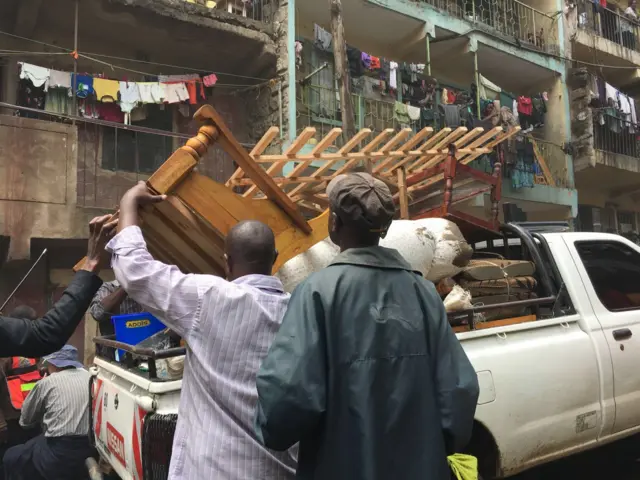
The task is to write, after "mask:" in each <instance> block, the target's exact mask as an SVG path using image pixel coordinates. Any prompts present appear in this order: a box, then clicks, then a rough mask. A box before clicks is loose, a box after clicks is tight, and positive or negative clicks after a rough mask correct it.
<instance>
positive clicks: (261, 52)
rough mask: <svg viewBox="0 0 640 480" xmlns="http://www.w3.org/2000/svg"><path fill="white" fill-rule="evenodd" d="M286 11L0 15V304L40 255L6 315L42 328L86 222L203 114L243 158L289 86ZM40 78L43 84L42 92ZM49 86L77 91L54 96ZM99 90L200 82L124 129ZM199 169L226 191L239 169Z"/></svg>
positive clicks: (111, 6) (47, 8) (237, 5)
mask: <svg viewBox="0 0 640 480" xmlns="http://www.w3.org/2000/svg"><path fill="white" fill-rule="evenodd" d="M286 11H287V10H286V5H285V6H284V10H282V9H281V8H280V4H279V3H278V2H277V1H275V0H274V1H270V0H259V1H255V2H254V1H252V2H242V1H240V0H238V1H234V0H229V1H227V0H222V1H217V2H211V1H205V0H189V1H187V0H154V1H153V2H150V1H144V0H56V1H55V2H53V1H52V2H46V1H39V0H7V1H3V2H0V102H1V103H0V174H1V176H2V178H3V179H4V180H5V181H4V183H3V188H2V189H1V190H2V191H1V193H0V212H1V213H0V267H1V268H2V275H1V276H0V298H3V299H4V298H6V297H7V296H8V295H9V293H10V292H11V291H12V290H13V288H14V287H15V286H16V285H17V284H18V283H19V281H20V279H21V277H22V276H23V274H24V273H26V271H27V270H28V269H29V268H30V267H31V265H32V264H33V262H34V261H35V260H36V259H37V258H38V257H39V255H40V253H41V252H42V251H43V250H44V249H45V248H46V249H47V251H48V254H47V255H45V256H44V257H43V259H42V260H41V261H40V262H39V263H38V265H37V267H36V268H35V269H34V270H33V272H32V273H31V274H30V275H29V278H28V279H27V281H26V283H25V284H23V286H22V287H21V288H20V289H19V291H18V292H17V293H16V295H15V297H14V298H13V300H12V301H11V302H10V304H9V305H7V307H6V308H5V311H4V313H7V312H9V311H10V310H11V309H12V307H13V306H15V305H18V304H27V305H30V306H32V307H34V308H35V309H36V310H37V311H38V313H40V314H43V313H44V312H45V311H46V310H47V309H48V308H49V307H50V306H51V305H52V303H53V302H54V301H55V299H56V298H57V297H58V296H59V295H60V294H61V292H62V291H63V290H64V288H65V286H66V285H67V284H68V282H69V280H70V278H71V276H72V274H73V273H72V271H71V267H72V266H73V265H74V264H75V262H76V261H77V260H78V259H79V258H80V257H81V256H82V255H83V251H84V249H85V248H86V237H87V224H88V221H89V220H90V219H91V218H92V217H93V216H96V215H99V214H102V213H104V212H107V211H112V210H113V209H114V208H115V207H116V206H117V203H118V201H119V198H120V197H121V196H122V194H123V193H124V192H125V191H126V190H127V189H128V188H130V187H131V186H132V185H134V184H135V182H136V181H138V180H144V179H146V178H148V176H149V175H150V173H152V172H153V171H154V170H155V169H156V168H157V167H158V166H159V165H160V164H161V163H162V162H163V161H164V160H165V159H166V158H167V157H168V156H169V155H170V154H171V153H172V152H173V151H174V149H176V148H178V147H179V146H180V145H182V144H183V143H184V142H185V140H186V139H187V138H189V137H190V136H192V135H193V134H195V132H196V131H197V128H198V125H197V123H196V122H195V121H193V120H192V116H193V113H194V112H195V111H196V109H197V108H198V107H199V106H200V105H202V104H205V103H210V104H213V105H215V107H216V108H217V110H218V111H219V112H220V113H221V115H222V116H223V118H224V119H225V121H226V122H227V124H228V125H229V127H230V128H231V129H232V131H233V132H234V134H235V135H236V137H237V138H238V139H239V141H241V142H242V143H243V144H245V145H246V146H247V147H250V146H251V145H253V144H254V143H255V141H256V140H257V139H258V138H260V136H261V135H262V133H264V131H266V130H267V129H268V127H269V126H271V125H273V124H276V125H277V124H278V122H279V119H280V118H281V117H282V116H281V115H280V112H281V111H282V107H283V106H284V107H285V108H286V92H287V86H288V85H287V84H286V82H284V84H281V82H280V79H281V78H284V77H286V75H285V76H284V77H283V72H284V73H285V74H286V67H287V60H286V54H287V52H286V34H287V32H286V27H285V29H284V30H282V29H280V27H279V25H281V24H283V21H282V19H281V18H280V17H281V15H282V12H284V15H285V17H284V19H285V21H284V25H285V26H286ZM283 62H284V63H283ZM283 65H284V67H283ZM43 71H45V72H49V73H47V75H51V77H48V78H49V80H48V81H47V85H48V87H50V88H47V89H46V92H45V85H43V84H42V83H40V82H39V81H38V76H39V75H40V73H39V72H43ZM51 72H56V73H55V75H62V76H64V78H66V81H67V82H69V78H71V79H72V80H71V81H72V84H73V85H74V86H75V87H76V88H77V91H74V90H75V89H74V88H71V89H69V88H54V86H57V83H56V82H59V80H55V81H54V75H53V74H51ZM73 72H77V74H78V77H77V78H78V81H77V82H73V78H74V76H73ZM211 75H214V77H215V85H213V86H207V85H206V84H205V83H204V81H203V80H202V78H203V77H209V83H210V82H211V81H214V80H212V79H213V77H211ZM162 76H164V80H162ZM56 78H58V77H56ZM98 79H101V80H108V81H109V82H111V83H109V85H115V86H116V87H115V88H116V92H117V91H118V86H119V85H120V84H119V82H124V83H125V84H126V85H130V84H138V82H151V83H154V82H155V83H157V82H159V81H166V82H167V84H169V83H168V82H172V81H177V82H178V83H179V84H180V85H181V87H180V88H183V87H184V88H187V90H186V91H187V92H188V93H190V90H188V87H189V86H190V85H191V84H190V82H195V83H194V84H193V85H194V87H195V88H194V89H193V90H194V92H195V93H194V95H193V96H192V95H190V94H189V98H188V100H186V101H183V102H180V103H173V102H171V103H166V102H164V103H162V102H158V103H149V104H147V103H146V101H145V103H144V104H142V105H139V106H137V107H136V108H134V109H133V110H132V111H131V114H130V117H131V118H130V119H126V117H125V115H124V114H123V112H122V111H120V109H119V108H118V107H117V104H115V103H111V104H108V103H107V102H105V101H104V97H103V98H102V102H101V101H100V99H98V98H97V92H98V90H97V81H98ZM194 79H195V80H194ZM54 83H56V85H54ZM63 83H64V82H63ZM89 83H91V85H94V84H95V86H96V88H95V89H93V90H94V91H95V92H96V95H91V94H90V95H89V96H88V97H87V98H82V96H83V95H82V94H81V92H80V90H81V88H80V85H81V84H89ZM103 85H104V82H103ZM110 88H111V87H110ZM181 91H182V90H181ZM183 93H184V92H183ZM120 94H122V90H120ZM69 95H70V96H69ZM111 95H114V96H118V93H113V92H112V93H111ZM114 109H115V113H114ZM285 121H286V120H285ZM285 128H286V125H285ZM198 168H199V170H200V171H201V172H203V173H205V174H207V175H209V176H211V177H212V178H215V179H218V180H226V178H228V176H229V175H230V174H231V173H232V172H233V171H234V164H233V162H232V161H231V159H230V158H228V157H227V156H226V154H225V153H224V152H223V151H222V150H221V149H219V148H213V149H211V150H210V151H209V152H208V153H207V155H206V157H205V158H203V159H202V161H201V162H200V165H199V167H198ZM103 276H104V278H105V279H107V280H108V279H110V278H112V277H111V274H110V272H109V271H106V272H104V275H103ZM88 326H89V327H91V326H94V327H95V325H88ZM85 333H86V334H87V337H89V338H90V337H92V336H93V335H94V334H95V328H93V329H92V328H88V329H87V332H85V331H84V328H83V326H81V327H80V328H79V329H78V331H77V332H76V334H75V336H74V339H73V341H72V343H74V344H75V345H76V346H77V347H78V348H83V344H84V343H86V342H84V337H85Z"/></svg>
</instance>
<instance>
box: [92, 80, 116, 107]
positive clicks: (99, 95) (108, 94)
mask: <svg viewBox="0 0 640 480" xmlns="http://www.w3.org/2000/svg"><path fill="white" fill-rule="evenodd" d="M93 90H94V91H95V92H96V100H98V101H99V102H106V103H115V102H117V101H118V92H119V91H120V83H119V82H117V81H116V80H107V79H105V78H94V79H93Z"/></svg>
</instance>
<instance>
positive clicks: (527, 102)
mask: <svg viewBox="0 0 640 480" xmlns="http://www.w3.org/2000/svg"><path fill="white" fill-rule="evenodd" d="M518 112H519V113H520V114H522V115H531V114H532V113H533V104H532V102H531V98H529V97H523V96H520V97H518Z"/></svg>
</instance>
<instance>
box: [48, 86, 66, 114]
mask: <svg viewBox="0 0 640 480" xmlns="http://www.w3.org/2000/svg"><path fill="white" fill-rule="evenodd" d="M44 109H45V110H46V111H47V112H53V113H63V114H68V113H70V112H71V97H69V91H68V90H67V89H66V88H52V87H51V86H50V87H49V90H48V91H47V95H46V97H45V101H44Z"/></svg>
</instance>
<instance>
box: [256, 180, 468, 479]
mask: <svg viewBox="0 0 640 480" xmlns="http://www.w3.org/2000/svg"><path fill="white" fill-rule="evenodd" d="M327 195H328V197H329V203H330V220H329V233H330V236H331V240H332V241H333V242H334V243H336V244H337V245H339V246H340V250H341V253H340V255H338V256H337V257H336V258H335V259H334V261H333V262H332V263H331V265H330V266H329V267H327V268H325V269H324V270H322V271H320V272H317V273H314V274H313V275H311V276H310V277H309V278H308V279H307V280H306V281H305V282H303V283H302V284H301V285H300V286H299V287H298V288H297V289H296V290H295V291H294V293H293V295H292V297H291V300H290V302H289V307H288V309H287V312H286V314H285V317H284V320H283V323H282V327H281V328H280V331H279V332H278V335H277V336H276V339H275V341H274V343H273V345H272V347H271V349H270V351H269V354H268V356H267V358H266V360H265V361H264V363H263V364H262V367H261V370H260V373H259V374H258V378H257V388H258V397H259V400H258V406H257V412H256V432H257V435H258V438H259V439H260V440H261V441H262V442H264V444H265V446H267V447H269V448H272V449H274V450H284V449H286V448H289V447H290V446H291V445H293V444H295V443H296V442H300V450H299V456H298V470H297V476H298V478H301V479H330V480H392V479H394V480H395V479H402V480H448V479H450V478H451V477H450V475H451V473H450V471H449V468H448V465H447V456H448V455H450V454H453V453H455V452H459V451H460V450H461V449H462V448H464V447H465V445H466V443H467V442H468V441H469V438H470V436H471V430H472V426H473V418H474V413H475V407H476V402H477V399H478V393H479V389H478V382H477V377H476V374H475V371H474V369H473V367H472V365H471V363H470V362H469V360H468V358H467V356H466V355H465V353H464V351H463V349H462V347H461V345H460V343H459V342H458V340H457V338H456V337H455V335H454V333H453V331H452V330H451V328H450V326H449V324H448V321H447V316H446V313H445V309H444V306H443V304H442V301H441V300H440V297H439V296H438V294H437V293H436V289H435V287H434V286H433V284H432V283H431V282H429V281H427V280H425V279H424V278H423V277H422V276H421V275H420V274H419V273H417V272H414V271H413V270H412V268H411V266H410V265H409V264H408V263H407V262H406V261H405V260H404V259H403V258H402V256H401V255H400V254H399V253H398V252H397V251H396V250H391V249H387V248H383V247H380V246H378V242H379V240H380V238H381V237H383V236H384V235H385V234H386V231H387V229H388V227H389V226H390V224H391V220H392V218H393V215H394V213H395V207H394V204H393V198H392V196H391V193H390V191H389V189H388V188H387V186H386V185H385V184H384V183H382V182H381V181H379V180H376V179H374V178H373V177H371V176H370V175H368V174H366V173H356V174H351V175H340V176H338V177H336V178H335V179H334V180H332V182H331V183H330V184H329V187H328V188H327Z"/></svg>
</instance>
